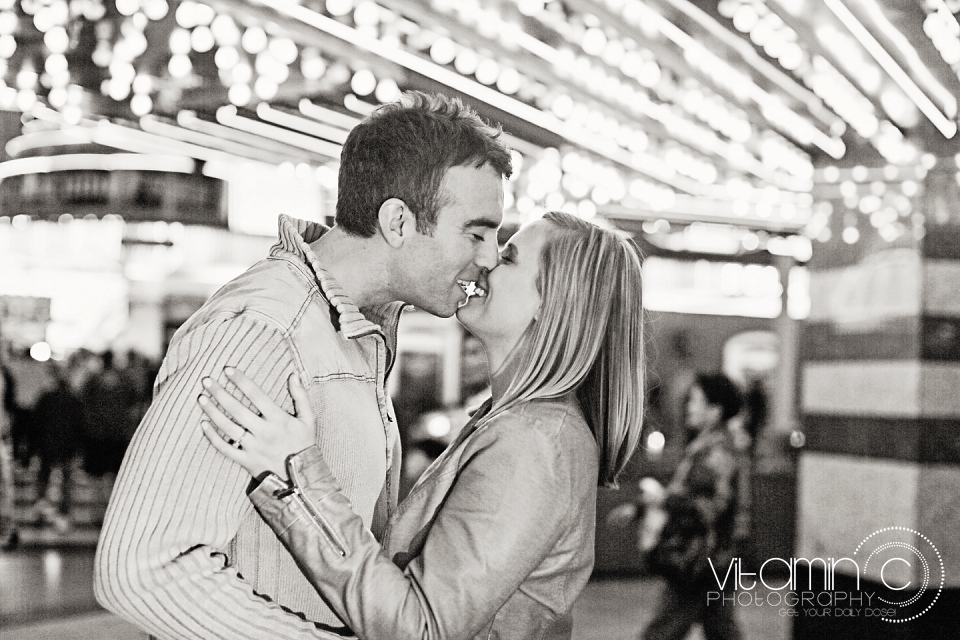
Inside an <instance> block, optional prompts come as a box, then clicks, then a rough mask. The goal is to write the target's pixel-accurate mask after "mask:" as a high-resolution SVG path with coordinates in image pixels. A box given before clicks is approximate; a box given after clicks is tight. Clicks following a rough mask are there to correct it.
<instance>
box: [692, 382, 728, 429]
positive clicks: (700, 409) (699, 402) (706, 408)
mask: <svg viewBox="0 0 960 640" xmlns="http://www.w3.org/2000/svg"><path fill="white" fill-rule="evenodd" d="M719 420H720V407H718V406H716V405H712V404H710V403H709V402H707V396H706V395H705V394H704V393H703V389H701V388H700V387H699V386H697V385H694V386H693V387H691V389H690V393H689V394H687V406H686V421H687V428H688V429H693V430H694V431H703V430H704V429H706V428H708V427H711V426H713V425H714V424H715V423H717V422H718V421H719Z"/></svg>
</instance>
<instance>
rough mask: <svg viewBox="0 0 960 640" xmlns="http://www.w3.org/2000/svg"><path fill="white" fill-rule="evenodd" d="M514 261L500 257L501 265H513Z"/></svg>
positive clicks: (506, 257) (507, 257)
mask: <svg viewBox="0 0 960 640" xmlns="http://www.w3.org/2000/svg"><path fill="white" fill-rule="evenodd" d="M512 262H513V260H511V259H510V257H509V256H500V264H511V263H512Z"/></svg>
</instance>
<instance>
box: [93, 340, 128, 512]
mask: <svg viewBox="0 0 960 640" xmlns="http://www.w3.org/2000/svg"><path fill="white" fill-rule="evenodd" d="M100 360H101V363H102V367H101V368H100V369H99V371H96V372H95V373H91V370H90V369H87V370H86V376H84V377H85V382H83V391H82V395H81V400H82V402H83V407H84V429H83V449H84V465H83V469H84V471H86V472H87V473H88V474H89V475H91V476H92V477H94V478H98V479H99V481H100V491H101V493H102V494H103V497H104V499H109V498H110V493H111V490H112V487H113V483H114V480H115V478H116V474H117V472H118V471H119V470H120V464H121V462H122V461H123V455H124V453H125V452H126V449H127V445H128V443H129V442H130V438H131V436H132V434H133V430H134V428H135V427H136V424H131V407H132V406H133V405H134V403H135V399H136V396H135V390H134V386H133V383H132V381H131V380H130V378H129V377H128V376H127V375H126V372H125V371H124V370H123V369H121V368H119V367H118V366H117V363H116V361H115V359H114V354H113V352H112V351H106V352H104V353H103V354H102V355H101V356H100ZM86 366H89V364H87V365H86Z"/></svg>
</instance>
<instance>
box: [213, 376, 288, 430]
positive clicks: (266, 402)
mask: <svg viewBox="0 0 960 640" xmlns="http://www.w3.org/2000/svg"><path fill="white" fill-rule="evenodd" d="M223 372H224V373H225V374H226V375H227V378H229V379H230V382H232V383H233V384H235V385H237V388H238V389H240V391H242V392H243V395H245V396H247V399H248V400H250V402H252V403H253V406H255V407H256V408H257V410H258V411H259V412H260V415H262V416H263V417H264V419H265V420H266V421H267V422H274V423H276V422H280V421H281V420H284V419H286V417H287V416H288V415H289V414H288V413H287V412H286V411H284V410H283V409H282V408H281V407H280V406H279V405H278V404H277V403H276V402H274V401H273V400H272V399H271V398H270V396H268V395H267V394H266V393H264V392H263V390H262V389H261V388H260V387H259V386H258V385H257V383H255V382H254V381H253V380H251V379H250V378H248V377H247V376H246V375H245V374H244V373H243V372H242V371H240V370H239V369H235V368H233V367H224V369H223Z"/></svg>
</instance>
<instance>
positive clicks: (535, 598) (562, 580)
mask: <svg viewBox="0 0 960 640" xmlns="http://www.w3.org/2000/svg"><path fill="white" fill-rule="evenodd" d="M489 406H490V405H489V401H488V403H487V404H485V405H484V406H483V407H481V409H480V410H479V411H478V412H477V413H476V414H475V415H474V417H473V418H472V419H471V421H470V422H469V423H468V424H467V425H466V426H465V427H464V429H463V431H462V432H461V433H460V435H459V436H458V438H457V439H456V440H455V441H454V442H453V443H452V444H451V445H450V447H448V449H447V450H446V451H445V452H444V453H443V455H441V457H440V458H438V459H437V461H436V462H435V463H434V464H433V465H432V466H431V467H430V468H429V469H428V470H427V471H426V472H425V473H424V475H423V476H422V477H421V478H420V480H419V481H418V482H417V484H416V485H415V486H414V487H413V489H412V490H411V491H410V494H409V495H408V496H407V498H406V499H405V500H404V502H403V503H402V504H401V505H400V506H399V507H398V508H397V511H396V512H395V513H394V514H393V516H392V517H391V519H390V522H389V523H388V528H387V533H386V534H385V536H384V541H383V545H382V546H381V544H380V543H378V542H377V541H376V539H375V538H374V537H373V535H372V534H371V533H370V531H369V530H368V529H367V528H366V527H364V525H363V521H362V520H361V519H360V518H359V517H358V516H357V515H356V514H354V512H353V511H352V509H351V505H350V502H349V501H348V500H347V499H346V498H345V497H344V495H343V493H342V492H341V491H340V490H339V488H338V486H337V482H336V479H335V478H334V477H333V475H332V474H331V472H330V470H329V468H328V467H327V464H326V462H325V461H324V459H323V457H322V456H321V454H320V452H319V450H318V449H317V448H316V447H311V448H309V449H306V450H304V451H302V452H300V453H299V454H296V455H294V456H291V457H290V458H289V459H288V462H287V471H288V475H289V478H290V483H289V484H288V483H287V482H284V481H283V480H281V479H280V478H279V477H277V476H276V475H273V474H267V475H266V476H265V477H264V478H263V479H262V481H261V482H260V483H259V484H257V485H256V486H255V487H254V488H253V490H252V491H251V493H250V498H251V500H252V501H253V503H254V505H255V506H256V508H257V510H258V511H259V512H260V515H261V516H262V517H263V518H264V520H265V521H266V522H267V523H268V524H269V525H270V526H271V527H272V528H273V530H274V531H275V532H276V533H277V535H278V536H279V537H280V539H281V540H282V541H283V543H284V545H285V546H286V547H287V549H288V550H289V551H290V552H291V553H292V555H293V556H294V557H295V558H296V560H297V564H298V565H299V566H300V569H301V571H303V573H304V575H305V576H306V577H307V579H308V580H309V581H310V582H311V583H312V584H313V586H314V587H315V588H316V589H317V590H318V591H319V592H320V594H321V595H322V596H323V598H324V599H325V600H326V601H327V602H328V603H329V604H330V605H331V608H332V609H333V610H334V611H336V612H337V614H338V615H339V616H340V617H341V618H342V619H343V620H344V622H345V623H346V624H347V625H348V626H349V627H351V628H352V629H353V631H354V633H356V634H357V635H358V636H359V637H361V638H364V640H381V639H382V640H401V639H407V638H411V639H413V638H424V639H432V640H441V639H442V640H456V639H458V638H462V639H469V638H488V639H490V638H516V639H518V640H519V639H524V640H527V639H530V638H538V639H551V640H553V639H561V638H564V639H565V638H570V636H571V631H572V626H573V625H572V617H571V608H572V606H573V603H574V601H575V600H576V598H577V596H578V595H579V594H580V591H581V590H582V589H583V587H584V586H585V585H586V583H587V580H588V579H589V577H590V572H591V570H592V568H593V560H594V557H593V553H594V527H595V521H596V490H597V474H598V461H597V460H598V455H597V446H596V443H595V440H594V438H593V435H592V434H591V432H590V429H589V428H588V426H587V424H586V422H585V420H584V418H583V415H582V413H581V412H580V409H579V407H578V406H577V403H576V400H575V399H574V398H573V397H566V398H561V399H556V400H535V401H530V402H526V403H524V404H521V405H519V406H517V407H514V408H512V409H508V410H507V411H504V412H502V413H499V414H496V415H494V416H492V417H491V418H490V419H486V418H485V416H486V414H487V412H488V411H489Z"/></svg>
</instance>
